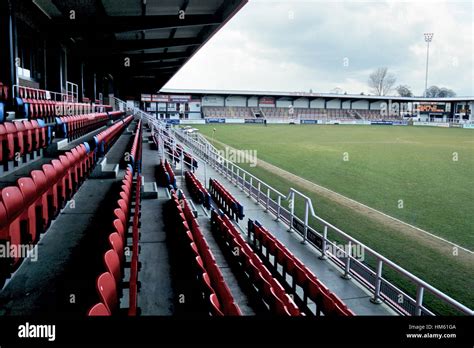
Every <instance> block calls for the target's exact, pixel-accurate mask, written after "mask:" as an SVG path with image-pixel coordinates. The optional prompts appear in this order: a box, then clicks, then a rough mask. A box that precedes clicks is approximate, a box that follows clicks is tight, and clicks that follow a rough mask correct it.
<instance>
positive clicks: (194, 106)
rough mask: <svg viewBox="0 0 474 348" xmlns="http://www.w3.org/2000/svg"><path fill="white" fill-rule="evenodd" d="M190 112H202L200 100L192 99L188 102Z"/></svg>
mask: <svg viewBox="0 0 474 348" xmlns="http://www.w3.org/2000/svg"><path fill="white" fill-rule="evenodd" d="M188 107H189V111H190V112H201V102H200V101H191V102H189V103H188Z"/></svg>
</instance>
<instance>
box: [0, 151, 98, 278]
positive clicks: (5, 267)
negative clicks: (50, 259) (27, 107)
mask: <svg viewBox="0 0 474 348" xmlns="http://www.w3.org/2000/svg"><path fill="white" fill-rule="evenodd" d="M93 164H94V156H93V153H92V152H91V151H90V150H89V145H88V144H87V143H84V144H81V145H78V146H76V147H75V148H73V149H72V150H71V151H67V152H65V153H64V154H63V155H60V156H59V158H58V159H54V160H52V161H51V163H49V164H44V165H43V166H42V168H41V170H33V171H32V172H31V174H30V177H22V178H19V179H18V181H17V185H16V186H8V187H6V188H3V189H2V190H1V191H0V197H1V199H0V243H2V244H10V245H12V246H16V247H19V246H20V245H25V244H35V243H36V242H37V241H38V239H39V235H40V233H41V232H44V231H45V230H46V228H47V227H48V226H49V224H50V223H51V221H52V219H54V218H55V217H56V215H57V214H58V213H59V211H60V209H61V208H62V207H64V206H65V203H66V202H67V201H68V200H69V199H71V197H72V196H73V195H74V193H75V192H76V191H77V189H78V188H79V186H80V185H81V183H82V182H83V181H84V180H85V177H86V176H87V175H88V174H89V173H90V172H91V170H92V167H93ZM20 261H21V259H20V257H19V256H18V255H16V257H14V258H12V259H7V258H0V284H3V282H4V280H5V279H6V278H7V277H9V275H10V273H11V272H12V271H13V270H14V269H15V268H16V267H17V266H18V265H19V264H20Z"/></svg>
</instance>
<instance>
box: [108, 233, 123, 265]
mask: <svg viewBox="0 0 474 348" xmlns="http://www.w3.org/2000/svg"><path fill="white" fill-rule="evenodd" d="M109 243H110V246H111V247H112V248H113V249H114V250H115V252H116V253H117V255H118V257H119V260H120V263H121V264H123V260H124V257H125V253H124V246H123V240H122V236H121V235H120V234H118V233H117V232H114V233H111V234H110V236H109Z"/></svg>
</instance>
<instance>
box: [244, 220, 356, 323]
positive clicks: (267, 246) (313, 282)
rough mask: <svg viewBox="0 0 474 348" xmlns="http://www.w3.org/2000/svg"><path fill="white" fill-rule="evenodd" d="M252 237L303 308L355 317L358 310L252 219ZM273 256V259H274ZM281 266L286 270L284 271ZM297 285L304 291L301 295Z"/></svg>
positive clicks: (318, 313)
mask: <svg viewBox="0 0 474 348" xmlns="http://www.w3.org/2000/svg"><path fill="white" fill-rule="evenodd" d="M248 237H249V240H250V241H251V244H252V246H253V248H254V250H255V251H256V252H257V253H258V254H259V255H260V257H262V258H264V259H265V261H266V263H267V265H269V267H270V269H271V270H273V272H274V274H276V275H278V276H279V278H280V279H281V280H282V281H283V282H285V283H287V285H288V288H290V289H291V293H292V295H293V296H294V297H293V298H294V299H295V301H296V300H297V299H298V302H299V306H300V308H302V307H305V309H306V311H305V312H306V313H307V314H310V315H321V313H322V314H324V315H325V316H353V315H354V313H353V312H352V311H351V310H350V309H349V308H347V305H346V304H345V303H344V302H343V301H342V300H341V299H340V298H339V297H338V296H337V295H335V294H334V293H333V292H331V291H330V290H329V289H328V288H327V287H326V286H325V285H324V284H323V283H322V282H321V281H320V280H319V279H318V278H317V277H316V276H315V275H314V273H313V272H311V270H309V269H308V268H307V267H306V266H305V265H304V264H303V263H302V262H301V261H300V260H299V259H298V258H297V257H295V256H294V255H293V254H292V253H291V252H290V251H289V250H288V249H287V248H286V246H285V245H283V244H282V243H281V242H280V241H279V240H278V239H276V238H275V237H274V236H273V235H272V234H271V233H270V232H269V231H268V230H267V229H265V228H264V227H263V226H262V225H260V224H259V223H258V221H252V220H250V219H249V222H248ZM270 257H271V258H270ZM279 266H280V267H281V269H282V271H281V273H280V271H279ZM287 275H289V276H291V279H292V281H291V284H290V283H288V280H287V279H288V278H287ZM297 287H299V288H300V289H301V290H302V292H303V297H302V298H301V297H300V295H299V293H298V291H297ZM308 300H310V301H312V302H313V303H314V304H315V305H316V310H315V311H312V310H311V309H310V308H309V306H308Z"/></svg>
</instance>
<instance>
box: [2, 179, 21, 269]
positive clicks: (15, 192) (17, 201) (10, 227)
mask: <svg viewBox="0 0 474 348" xmlns="http://www.w3.org/2000/svg"><path fill="white" fill-rule="evenodd" d="M23 208H24V202H23V196H22V194H21V191H20V189H19V188H18V187H16V186H10V187H6V188H4V189H3V190H1V191H0V218H1V219H0V240H2V241H9V242H10V245H13V246H20V245H21V244H24V243H23V242H24V241H25V237H24V236H22V231H21V225H20V222H21V221H25V220H27V219H28V216H27V211H24V209H23ZM25 212H26V216H25ZM19 260H20V258H19V255H15V256H14V257H13V258H12V261H13V262H12V263H13V265H16V264H17V263H18V261H19Z"/></svg>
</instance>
